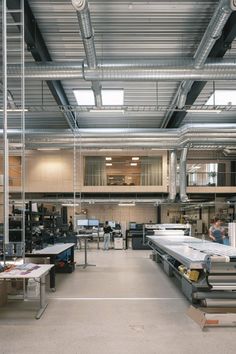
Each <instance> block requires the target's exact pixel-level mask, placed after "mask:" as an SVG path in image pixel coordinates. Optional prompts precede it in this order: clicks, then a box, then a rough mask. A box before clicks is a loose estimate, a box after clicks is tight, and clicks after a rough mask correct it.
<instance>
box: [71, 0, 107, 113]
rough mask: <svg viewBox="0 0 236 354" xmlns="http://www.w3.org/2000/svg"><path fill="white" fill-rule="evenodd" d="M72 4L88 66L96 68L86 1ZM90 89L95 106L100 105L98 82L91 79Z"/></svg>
mask: <svg viewBox="0 0 236 354" xmlns="http://www.w3.org/2000/svg"><path fill="white" fill-rule="evenodd" d="M72 5H73V6H74V8H75V10H76V12H77V17H78V22H79V28H80V33H81V37H82V40H83V45H84V50H85V54H86V59H87V64H88V68H89V69H96V67H97V56H96V51H95V45H94V32H93V28H92V24H91V18H90V11H89V7H88V2H87V0H72ZM92 90H93V93H94V98H95V104H96V106H98V107H101V106H102V95H101V85H100V83H99V82H97V81H93V80H92Z"/></svg>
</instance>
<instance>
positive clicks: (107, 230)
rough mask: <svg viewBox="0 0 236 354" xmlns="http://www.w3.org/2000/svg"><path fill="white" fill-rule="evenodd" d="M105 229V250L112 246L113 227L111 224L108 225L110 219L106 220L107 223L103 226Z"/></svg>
mask: <svg viewBox="0 0 236 354" xmlns="http://www.w3.org/2000/svg"><path fill="white" fill-rule="evenodd" d="M103 231H104V246H103V249H104V250H107V251H108V250H109V247H110V239H111V232H112V228H111V227H110V225H108V221H106V222H105V225H104V226H103Z"/></svg>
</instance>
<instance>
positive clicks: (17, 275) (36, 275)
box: [0, 264, 54, 320]
mask: <svg viewBox="0 0 236 354" xmlns="http://www.w3.org/2000/svg"><path fill="white" fill-rule="evenodd" d="M35 266H38V268H37V269H33V270H31V271H29V272H28V273H27V272H26V271H25V270H19V269H13V270H11V271H9V272H6V271H5V272H2V273H0V280H10V279H32V278H33V279H39V282H40V308H39V310H38V311H37V314H36V316H35V318H36V319H37V320H38V319H39V318H40V317H41V316H42V314H43V312H44V311H45V309H46V307H47V305H48V304H47V302H46V292H45V277H46V275H47V274H48V273H49V272H50V270H52V269H53V268H54V266H53V265H51V264H35Z"/></svg>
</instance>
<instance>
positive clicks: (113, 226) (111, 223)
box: [108, 221, 116, 228]
mask: <svg viewBox="0 0 236 354" xmlns="http://www.w3.org/2000/svg"><path fill="white" fill-rule="evenodd" d="M108 225H109V226H110V227H112V228H115V227H116V222H115V221H108Z"/></svg>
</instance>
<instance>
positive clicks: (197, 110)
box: [186, 109, 222, 114]
mask: <svg viewBox="0 0 236 354" xmlns="http://www.w3.org/2000/svg"><path fill="white" fill-rule="evenodd" d="M186 112H188V113H209V114H212V113H217V114H219V113H221V112H222V111H221V109H186Z"/></svg>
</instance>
